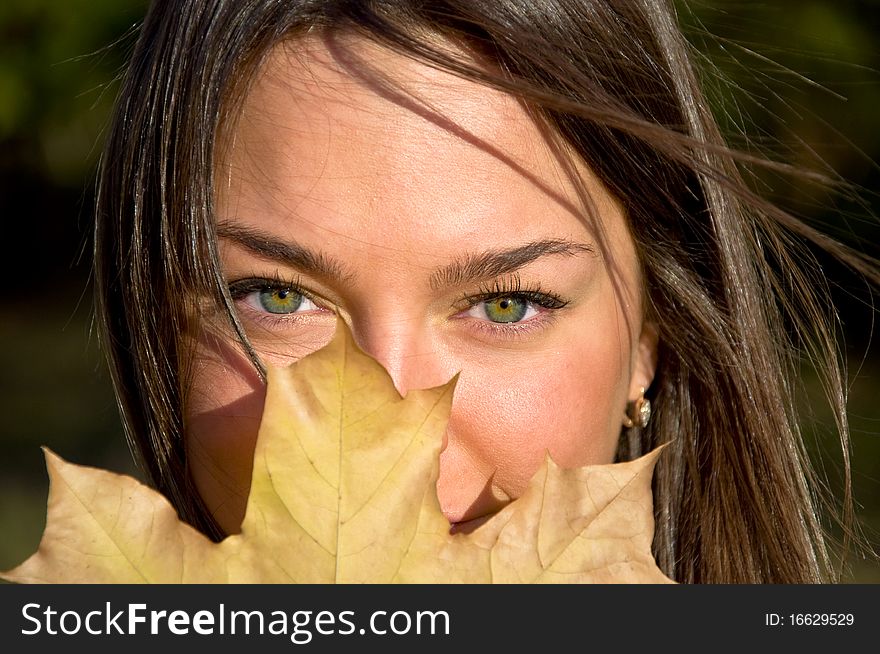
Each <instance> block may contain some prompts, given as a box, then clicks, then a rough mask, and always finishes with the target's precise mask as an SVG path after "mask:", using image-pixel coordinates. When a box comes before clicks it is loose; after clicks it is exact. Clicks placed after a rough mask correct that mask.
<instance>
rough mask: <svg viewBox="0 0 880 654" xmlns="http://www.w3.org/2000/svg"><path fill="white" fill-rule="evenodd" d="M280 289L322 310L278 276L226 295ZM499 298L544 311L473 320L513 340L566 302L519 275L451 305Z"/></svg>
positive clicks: (240, 283)
mask: <svg viewBox="0 0 880 654" xmlns="http://www.w3.org/2000/svg"><path fill="white" fill-rule="evenodd" d="M273 289H279V290H281V289H283V290H288V291H292V292H294V293H297V294H299V295H302V296H303V297H304V298H306V299H308V300H310V301H311V302H314V303H315V304H316V305H317V306H319V307H321V308H325V307H324V306H323V304H324V303H323V302H322V301H321V300H320V298H317V297H316V296H315V295H313V294H311V293H309V292H308V291H306V290H305V289H303V288H302V286H300V283H299V280H298V279H297V280H292V281H286V280H283V279H281V278H280V277H278V276H275V277H273V278H267V277H249V278H245V279H239V280H235V281H233V282H230V283H229V294H230V296H231V297H232V299H233V300H234V301H235V302H241V301H242V300H243V299H244V298H246V297H247V296H248V295H250V294H251V293H254V292H257V291H265V290H273ZM502 298H515V299H517V300H520V301H525V302H528V303H531V304H533V305H537V306H538V307H541V308H542V309H544V311H542V312H540V313H539V315H537V316H534V317H532V318H530V319H528V320H526V321H523V322H516V323H497V322H492V321H491V320H477V321H475V322H476V325H477V329H480V330H481V331H484V332H485V333H488V334H489V335H491V336H495V337H498V336H502V337H516V336H519V335H523V334H525V333H527V332H530V331H532V330H534V329H536V328H541V327H543V326H545V325H546V324H547V321H549V320H552V319H553V318H554V313H555V312H556V311H557V310H559V309H563V308H565V307H566V306H567V305H568V304H569V301H568V300H565V299H563V298H562V297H560V296H559V295H557V294H555V293H552V292H549V291H544V290H542V289H541V286H540V284H535V285H534V286H523V284H522V280H521V279H520V277H519V275H512V276H510V277H505V278H502V279H497V280H495V281H494V282H493V283H492V285H491V286H480V287H479V290H478V292H477V293H472V294H467V295H463V296H462V297H461V298H459V300H458V301H457V302H456V303H455V306H456V307H457V309H458V312H459V314H461V313H463V312H465V311H468V310H470V309H472V308H473V307H475V306H476V305H478V304H480V303H482V302H491V301H493V300H498V299H502ZM254 313H255V314H257V316H258V317H257V320H260V321H261V322H263V323H264V324H267V325H268V326H276V325H283V324H285V323H286V322H288V321H289V320H290V319H291V317H292V316H294V315H296V314H272V313H269V312H265V313H264V312H259V311H255V312H254Z"/></svg>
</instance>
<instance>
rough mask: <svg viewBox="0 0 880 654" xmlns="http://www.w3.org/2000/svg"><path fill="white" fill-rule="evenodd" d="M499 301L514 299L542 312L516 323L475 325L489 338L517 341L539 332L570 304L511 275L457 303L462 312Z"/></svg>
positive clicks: (485, 321)
mask: <svg viewBox="0 0 880 654" xmlns="http://www.w3.org/2000/svg"><path fill="white" fill-rule="evenodd" d="M502 298H515V299H517V300H522V301H525V302H529V303H531V304H535V305H537V306H539V307H541V308H542V309H545V311H542V312H541V313H540V314H538V315H537V316H535V317H533V318H530V319H529V320H526V321H523V322H516V323H497V322H492V321H490V320H479V321H477V328H478V329H480V330H481V331H484V332H485V333H488V334H489V335H490V336H495V337H498V336H501V337H517V336H521V335H525V334H527V333H529V332H532V331H534V330H535V329H540V328H542V327H545V326H546V325H547V324H549V321H550V320H553V318H555V312H556V311H558V310H559V309H563V308H565V307H566V306H568V304H569V301H568V300H565V299H563V298H562V297H560V296H559V295H557V294H556V293H552V292H550V291H544V290H542V289H541V286H540V284H535V285H534V286H523V283H522V280H521V279H520V276H519V275H512V276H510V277H505V278H502V279H497V280H495V281H494V282H492V285H491V286H480V287H479V290H478V292H477V293H473V294H468V295H464V296H462V297H461V299H459V301H458V303H457V304H458V305H459V306H461V307H462V309H461V312H464V311H467V310H469V309H472V308H473V307H475V306H476V305H478V304H480V303H482V302H491V301H492V300H499V299H502Z"/></svg>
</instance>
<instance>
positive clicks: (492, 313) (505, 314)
mask: <svg viewBox="0 0 880 654" xmlns="http://www.w3.org/2000/svg"><path fill="white" fill-rule="evenodd" d="M483 306H484V307H485V308H484V310H485V312H486V317H487V318H488V319H489V320H491V321H492V322H501V323H506V322H519V321H520V320H522V319H523V318H524V317H525V315H526V312H527V311H528V309H529V303H528V301H526V300H525V299H523V298H518V297H516V296H513V295H508V296H506V297H496V298H493V299H491V300H486V301H485V302H484V304H483Z"/></svg>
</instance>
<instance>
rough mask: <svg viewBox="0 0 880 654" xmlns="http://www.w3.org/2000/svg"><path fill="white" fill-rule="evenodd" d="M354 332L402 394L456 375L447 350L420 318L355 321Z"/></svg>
mask: <svg viewBox="0 0 880 654" xmlns="http://www.w3.org/2000/svg"><path fill="white" fill-rule="evenodd" d="M352 333H353V334H354V338H355V341H356V342H357V344H358V345H359V346H360V348H361V349H362V350H363V351H364V352H366V353H367V354H369V355H370V356H371V357H373V358H374V359H376V360H377V361H378V362H379V363H380V364H381V365H382V367H383V368H385V370H386V371H387V372H388V374H389V375H390V376H391V379H392V381H393V382H394V386H395V388H396V389H397V391H398V392H399V393H400V394H401V395H406V393H407V392H408V391H411V390H416V389H421V388H432V387H434V386H439V385H440V384H443V383H444V382H446V381H448V379H449V378H450V377H451V376H452V372H449V371H447V370H446V367H447V365H446V364H445V360H446V357H445V356H444V353H443V352H442V351H441V350H440V349H439V348H438V347H437V345H436V344H435V343H434V339H433V338H432V337H431V334H430V333H429V331H428V329H427V328H426V327H424V326H422V325H421V324H419V323H418V322H417V321H414V320H400V321H388V320H386V321H382V322H379V321H376V320H372V321H370V320H365V321H363V322H361V323H358V322H357V321H355V323H354V324H353V325H352Z"/></svg>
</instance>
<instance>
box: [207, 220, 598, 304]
mask: <svg viewBox="0 0 880 654" xmlns="http://www.w3.org/2000/svg"><path fill="white" fill-rule="evenodd" d="M217 234H218V236H219V237H221V238H227V239H230V240H232V241H234V242H236V243H237V244H239V245H240V246H242V247H244V248H245V249H247V250H249V251H250V252H252V253H253V254H255V255H257V256H258V257H261V258H263V259H268V260H271V261H278V262H280V263H283V264H285V265H288V266H290V267H292V268H297V269H299V270H302V271H303V272H305V273H309V274H312V275H316V276H319V277H323V278H325V279H340V280H343V281H346V280H351V279H353V278H354V276H355V275H354V273H352V272H351V271H349V270H348V269H347V268H346V266H345V265H344V264H343V263H342V262H340V261H338V260H336V259H334V258H333V257H330V256H329V255H326V254H324V253H322V252H313V251H312V250H309V249H308V248H306V247H303V246H302V245H299V244H297V243H294V242H285V241H280V240H278V239H276V238H274V237H272V236H271V235H269V234H266V233H265V232H261V231H259V230H256V229H252V228H249V227H240V226H237V225H230V224H228V223H220V224H219V225H218V229H217ZM594 252H595V250H594V249H593V247H592V246H591V245H588V244H586V243H576V242H574V241H569V240H564V239H542V240H540V241H532V242H531V243H526V244H525V245H520V246H517V247H513V248H508V249H503V250H488V251H486V252H481V253H479V254H468V255H465V256H464V257H462V258H460V259H457V260H455V261H453V262H452V263H450V264H448V265H446V266H444V267H442V268H440V269H438V270H436V271H435V272H434V273H432V274H431V280H430V284H431V289H432V290H438V289H441V288H445V287H451V286H463V285H465V284H470V283H474V282H478V281H482V280H485V279H492V278H493V277H497V276H498V275H503V274H506V273H510V272H514V271H516V270H519V269H520V268H522V267H524V266H526V265H528V264H530V263H532V262H533V261H535V260H537V259H540V258H541V257H546V256H554V255H556V256H558V255H562V256H577V255H579V254H583V253H594Z"/></svg>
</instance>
